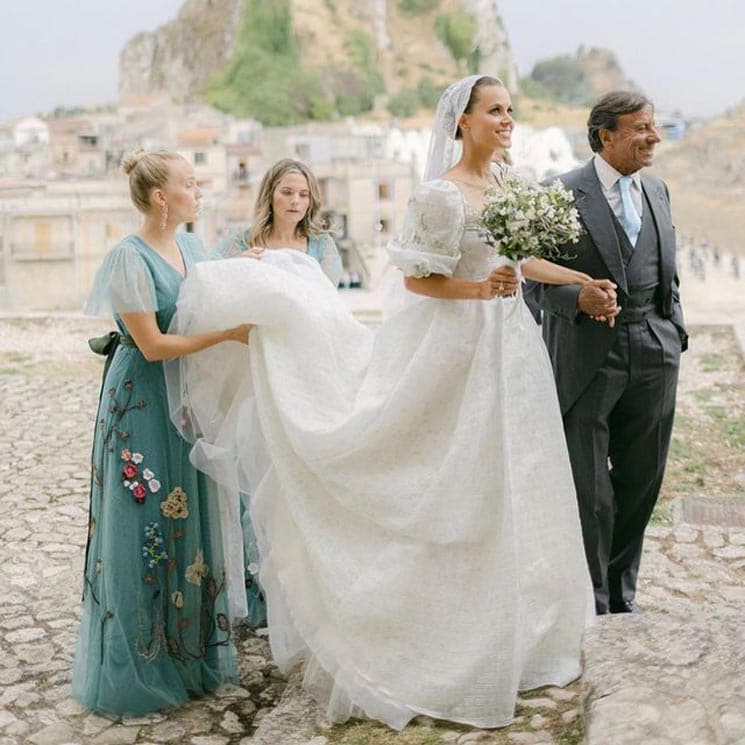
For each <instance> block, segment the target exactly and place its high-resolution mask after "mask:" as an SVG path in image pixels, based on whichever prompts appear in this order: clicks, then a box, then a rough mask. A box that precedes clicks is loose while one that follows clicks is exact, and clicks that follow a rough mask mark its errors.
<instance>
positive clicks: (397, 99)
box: [387, 88, 419, 116]
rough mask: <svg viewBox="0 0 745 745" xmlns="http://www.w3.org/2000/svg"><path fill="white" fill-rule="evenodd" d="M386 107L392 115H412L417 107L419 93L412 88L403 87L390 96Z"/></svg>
mask: <svg viewBox="0 0 745 745" xmlns="http://www.w3.org/2000/svg"><path fill="white" fill-rule="evenodd" d="M387 108H388V111H389V112H390V113H391V114H392V115H393V116H413V115H414V114H416V112H417V110H418V109H419V94H418V93H417V92H416V91H415V90H413V89H412V88H403V89H402V90H400V91H399V92H398V93H394V94H393V95H392V96H391V97H390V99H389V101H388V106H387Z"/></svg>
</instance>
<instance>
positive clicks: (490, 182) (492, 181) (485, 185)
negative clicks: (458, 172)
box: [452, 174, 499, 191]
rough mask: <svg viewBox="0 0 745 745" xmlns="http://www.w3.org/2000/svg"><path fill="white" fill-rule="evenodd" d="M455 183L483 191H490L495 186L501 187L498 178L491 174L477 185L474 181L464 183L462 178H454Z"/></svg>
mask: <svg viewBox="0 0 745 745" xmlns="http://www.w3.org/2000/svg"><path fill="white" fill-rule="evenodd" d="M452 180H453V181H455V182H456V183H457V184H463V186H470V187H471V188H472V189H481V190H482V191H484V190H486V189H490V188H491V187H493V186H499V182H498V181H497V179H496V177H495V176H494V175H493V174H491V175H489V176H487V177H486V180H485V181H482V182H481V183H480V184H476V183H474V182H473V181H464V180H463V179H460V178H453V179H452Z"/></svg>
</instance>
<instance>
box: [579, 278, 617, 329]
mask: <svg viewBox="0 0 745 745" xmlns="http://www.w3.org/2000/svg"><path fill="white" fill-rule="evenodd" d="M577 308H578V309H579V310H581V311H582V312H583V313H586V314H587V315H588V316H590V317H591V318H593V319H594V320H596V321H600V322H602V323H607V324H608V326H610V327H611V328H613V326H614V325H615V323H616V316H617V315H618V314H619V313H620V312H621V308H620V307H619V305H618V296H617V294H616V285H615V284H614V283H613V282H611V281H610V280H609V279H593V280H590V281H589V282H587V283H586V284H584V285H582V288H581V289H580V291H579V297H578V298H577Z"/></svg>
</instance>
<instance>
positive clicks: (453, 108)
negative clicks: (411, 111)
mask: <svg viewBox="0 0 745 745" xmlns="http://www.w3.org/2000/svg"><path fill="white" fill-rule="evenodd" d="M483 77H486V76H484V75H483V74H482V75H469V76H468V77H465V78H462V79H461V80H458V81H456V82H455V83H453V84H452V85H450V86H448V88H446V89H445V91H444V93H443V94H442V95H441V96H440V100H439V101H438V103H437V112H436V113H435V121H434V124H433V125H432V136H431V137H430V140H429V153H428V154H427V163H426V165H425V166H424V178H423V180H424V181H431V180H432V179H436V178H439V177H440V176H441V175H442V174H443V173H445V171H447V170H448V168H450V166H452V165H453V153H454V152H455V133H456V131H457V129H458V120H459V119H460V117H461V114H463V112H464V111H465V109H466V106H468V99H469V98H470V97H471V91H472V90H473V86H474V85H476V82H477V81H478V80H480V79H481V78H483Z"/></svg>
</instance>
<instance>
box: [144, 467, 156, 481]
mask: <svg viewBox="0 0 745 745" xmlns="http://www.w3.org/2000/svg"><path fill="white" fill-rule="evenodd" d="M142 478H143V479H145V481H150V479H152V478H155V474H154V473H153V472H152V471H151V470H150V469H149V468H146V469H145V470H144V471H143V472H142Z"/></svg>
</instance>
